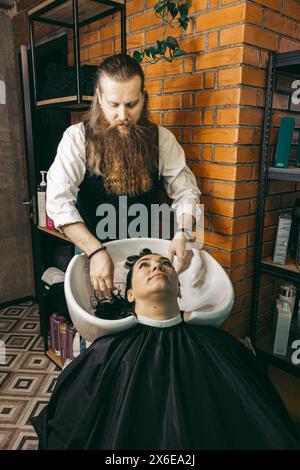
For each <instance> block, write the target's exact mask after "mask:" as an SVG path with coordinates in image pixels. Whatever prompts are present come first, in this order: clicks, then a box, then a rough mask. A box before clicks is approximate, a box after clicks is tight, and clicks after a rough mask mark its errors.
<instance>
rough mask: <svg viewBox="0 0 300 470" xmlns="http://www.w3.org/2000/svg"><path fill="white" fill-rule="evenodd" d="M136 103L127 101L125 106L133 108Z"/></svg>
mask: <svg viewBox="0 0 300 470" xmlns="http://www.w3.org/2000/svg"><path fill="white" fill-rule="evenodd" d="M136 105H137V102H135V103H128V105H127V107H128V108H134V107H135V106H136Z"/></svg>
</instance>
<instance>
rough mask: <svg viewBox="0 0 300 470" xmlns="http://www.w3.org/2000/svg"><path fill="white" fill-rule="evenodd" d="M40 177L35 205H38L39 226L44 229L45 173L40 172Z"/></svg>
mask: <svg viewBox="0 0 300 470" xmlns="http://www.w3.org/2000/svg"><path fill="white" fill-rule="evenodd" d="M40 173H41V175H42V181H41V182H40V184H39V185H38V187H37V203H38V214H39V225H40V226H41V227H46V225H47V224H46V189H47V183H46V181H45V174H46V173H47V171H40Z"/></svg>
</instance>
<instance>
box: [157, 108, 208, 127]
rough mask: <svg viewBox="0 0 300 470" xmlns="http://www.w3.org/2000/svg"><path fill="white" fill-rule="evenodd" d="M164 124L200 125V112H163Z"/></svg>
mask: <svg viewBox="0 0 300 470" xmlns="http://www.w3.org/2000/svg"><path fill="white" fill-rule="evenodd" d="M164 124H165V125H166V126H174V125H176V126H197V125H200V112H199V111H179V112H174V113H164Z"/></svg>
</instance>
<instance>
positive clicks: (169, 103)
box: [148, 95, 181, 110]
mask: <svg viewBox="0 0 300 470" xmlns="http://www.w3.org/2000/svg"><path fill="white" fill-rule="evenodd" d="M180 107H181V103H180V95H173V96H168V95H161V96H150V97H149V101H148V109H151V110H159V109H179V108H180Z"/></svg>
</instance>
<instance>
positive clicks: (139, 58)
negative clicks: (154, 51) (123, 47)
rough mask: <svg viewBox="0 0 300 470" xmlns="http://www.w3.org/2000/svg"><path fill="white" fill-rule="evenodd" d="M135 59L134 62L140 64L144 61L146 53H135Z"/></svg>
mask: <svg viewBox="0 0 300 470" xmlns="http://www.w3.org/2000/svg"><path fill="white" fill-rule="evenodd" d="M133 58H134V60H136V61H137V62H139V63H140V62H142V60H143V58H144V52H140V51H134V53H133Z"/></svg>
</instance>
